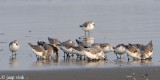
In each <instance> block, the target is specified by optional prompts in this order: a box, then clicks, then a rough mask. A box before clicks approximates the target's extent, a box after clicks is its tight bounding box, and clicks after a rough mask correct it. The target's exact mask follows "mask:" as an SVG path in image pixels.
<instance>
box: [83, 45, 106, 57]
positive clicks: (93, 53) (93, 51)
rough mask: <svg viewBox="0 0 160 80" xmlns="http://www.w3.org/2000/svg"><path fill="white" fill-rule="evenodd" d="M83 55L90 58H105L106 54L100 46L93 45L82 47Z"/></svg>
mask: <svg viewBox="0 0 160 80" xmlns="http://www.w3.org/2000/svg"><path fill="white" fill-rule="evenodd" d="M83 51H84V54H85V56H87V57H88V58H89V59H90V60H94V59H95V60H98V59H101V58H103V59H105V58H106V54H105V53H104V52H103V50H102V49H101V48H100V46H93V47H90V48H83Z"/></svg>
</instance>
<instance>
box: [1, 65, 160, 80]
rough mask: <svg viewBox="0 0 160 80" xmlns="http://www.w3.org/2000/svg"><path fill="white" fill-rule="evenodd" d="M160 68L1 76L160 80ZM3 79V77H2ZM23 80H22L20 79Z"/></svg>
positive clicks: (41, 79) (31, 79)
mask: <svg viewBox="0 0 160 80" xmlns="http://www.w3.org/2000/svg"><path fill="white" fill-rule="evenodd" d="M159 74H160V67H149V66H146V67H117V68H88V69H86V68H85V69H64V70H63V69H62V70H30V71H1V73H0V76H5V77H7V75H8V76H15V77H17V76H18V75H19V76H23V78H24V79H25V80H46V79H47V80H51V79H52V80H159V78H160V76H159ZM1 78H2V77H1ZM19 80H22V79H19Z"/></svg>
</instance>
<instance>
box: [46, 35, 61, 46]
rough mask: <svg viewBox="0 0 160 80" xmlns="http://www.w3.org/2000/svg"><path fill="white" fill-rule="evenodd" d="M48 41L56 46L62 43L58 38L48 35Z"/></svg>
mask: <svg viewBox="0 0 160 80" xmlns="http://www.w3.org/2000/svg"><path fill="white" fill-rule="evenodd" d="M48 41H49V43H50V44H53V45H54V46H56V45H57V44H60V41H59V40H58V39H54V38H50V37H48Z"/></svg>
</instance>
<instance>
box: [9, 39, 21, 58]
mask: <svg viewBox="0 0 160 80" xmlns="http://www.w3.org/2000/svg"><path fill="white" fill-rule="evenodd" d="M18 49H19V44H18V41H17V40H14V41H12V42H10V43H9V50H10V51H11V52H12V56H13V52H15V54H14V55H15V56H16V51H18Z"/></svg>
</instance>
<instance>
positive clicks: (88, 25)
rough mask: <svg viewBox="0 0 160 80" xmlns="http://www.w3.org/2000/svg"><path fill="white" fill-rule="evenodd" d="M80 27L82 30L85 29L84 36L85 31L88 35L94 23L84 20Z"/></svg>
mask: <svg viewBox="0 0 160 80" xmlns="http://www.w3.org/2000/svg"><path fill="white" fill-rule="evenodd" d="M80 27H81V28H83V30H84V31H85V36H86V32H88V35H90V31H91V30H93V29H94V27H95V24H94V22H93V21H88V22H85V23H84V24H83V25H80Z"/></svg>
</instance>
